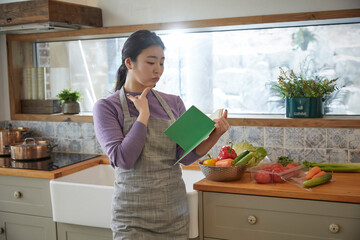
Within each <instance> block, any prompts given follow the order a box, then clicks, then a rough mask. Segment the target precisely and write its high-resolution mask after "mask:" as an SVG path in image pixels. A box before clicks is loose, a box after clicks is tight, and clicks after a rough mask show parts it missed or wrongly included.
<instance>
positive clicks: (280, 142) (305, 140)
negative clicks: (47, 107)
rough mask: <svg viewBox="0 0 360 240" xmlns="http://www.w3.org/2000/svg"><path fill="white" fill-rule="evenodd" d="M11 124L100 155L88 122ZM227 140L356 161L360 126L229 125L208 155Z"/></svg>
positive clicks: (276, 152)
mask: <svg viewBox="0 0 360 240" xmlns="http://www.w3.org/2000/svg"><path fill="white" fill-rule="evenodd" d="M8 123H9V122H8V121H2V122H0V127H6V126H7V124H8ZM11 123H12V125H13V126H14V127H15V126H18V127H28V128H30V130H31V131H32V136H33V137H35V138H36V139H44V140H50V141H51V142H52V143H54V144H58V146H57V148H56V149H54V150H56V151H67V152H81V153H95V154H103V151H102V149H101V147H100V145H99V143H98V142H97V140H96V137H95V133H94V125H93V124H92V123H74V122H36V121H11ZM229 141H232V142H243V141H246V142H248V143H251V144H253V145H254V146H256V147H264V148H265V149H266V150H267V152H268V156H269V157H270V159H277V158H278V157H279V156H282V155H285V156H289V157H290V158H292V159H294V160H295V161H297V162H300V161H302V160H307V161H311V162H331V163H335V162H339V163H340V162H360V129H344V128H341V129H340V128H282V127H245V126H233V127H230V129H229V131H227V132H226V133H225V134H224V136H222V138H221V139H220V140H219V141H218V143H217V144H216V145H215V146H214V147H213V148H212V149H211V150H210V152H209V153H210V155H211V156H213V157H215V156H217V155H218V153H219V150H220V148H221V147H222V146H223V145H226V144H227V143H228V142H229ZM204 158H207V157H204Z"/></svg>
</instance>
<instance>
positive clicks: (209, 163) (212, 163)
mask: <svg viewBox="0 0 360 240" xmlns="http://www.w3.org/2000/svg"><path fill="white" fill-rule="evenodd" d="M208 157H209V159H206V160H205V161H203V163H202V164H203V165H205V166H215V164H216V162H217V161H218V159H217V158H212V157H211V156H210V154H208Z"/></svg>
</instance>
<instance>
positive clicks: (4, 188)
mask: <svg viewBox="0 0 360 240" xmlns="http://www.w3.org/2000/svg"><path fill="white" fill-rule="evenodd" d="M0 211H6V212H15V213H25V214H31V215H38V216H45V217H52V210H51V198H50V182H49V180H48V179H38V178H26V177H14V176H4V175H0Z"/></svg>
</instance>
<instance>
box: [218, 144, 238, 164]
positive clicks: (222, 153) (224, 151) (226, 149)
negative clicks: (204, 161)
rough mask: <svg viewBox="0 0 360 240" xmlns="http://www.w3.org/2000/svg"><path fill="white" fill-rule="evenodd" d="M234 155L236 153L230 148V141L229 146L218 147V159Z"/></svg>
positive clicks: (234, 156)
mask: <svg viewBox="0 0 360 240" xmlns="http://www.w3.org/2000/svg"><path fill="white" fill-rule="evenodd" d="M236 157H237V154H236V152H235V150H234V149H233V148H232V143H230V146H224V147H222V148H221V149H220V153H219V155H218V159H219V160H222V159H227V158H231V159H234V158H236Z"/></svg>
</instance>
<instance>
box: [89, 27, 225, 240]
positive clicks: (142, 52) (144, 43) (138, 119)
mask: <svg viewBox="0 0 360 240" xmlns="http://www.w3.org/2000/svg"><path fill="white" fill-rule="evenodd" d="M164 49H165V46H164V44H163V42H162V41H161V39H160V38H159V37H158V36H157V35H156V34H155V33H153V32H150V31H147V30H139V31H137V32H135V33H133V34H132V35H131V36H130V37H129V38H128V39H127V40H126V42H125V44H124V47H123V50H122V64H121V66H120V68H119V70H118V73H117V83H116V87H115V90H116V92H115V93H114V94H112V95H111V96H109V97H107V98H105V99H100V100H99V101H97V102H96V104H95V106H94V126H95V133H96V136H97V139H98V141H99V143H100V145H101V147H102V148H103V149H104V151H105V153H106V154H107V156H108V157H109V159H110V163H111V165H112V166H113V167H114V168H115V177H116V180H115V185H114V197H113V203H112V219H111V229H112V231H113V236H114V239H146V240H149V239H187V238H188V234H189V213H188V206H187V197H186V190H185V185H184V182H183V180H182V177H181V168H180V165H179V164H176V165H174V163H175V162H176V160H177V159H179V158H180V157H181V156H182V154H183V153H184V150H183V149H181V148H180V147H179V146H177V145H176V143H174V142H173V141H171V140H170V139H169V138H168V137H167V136H166V135H165V134H164V131H165V130H166V129H167V128H168V127H169V126H170V125H171V124H172V123H173V122H174V121H175V120H176V119H177V118H179V117H180V116H181V115H182V114H183V113H184V112H185V111H186V109H185V106H184V103H183V102H182V100H181V99H180V97H178V96H174V95H170V94H165V93H162V92H158V91H155V90H154V89H152V88H153V87H154V86H155V85H156V83H157V82H158V81H159V79H160V77H161V75H162V73H163V71H164V61H165V57H164ZM215 122H216V123H215V130H214V131H213V132H212V134H211V135H210V136H209V137H208V138H207V139H206V140H205V141H203V142H202V143H201V144H200V145H198V147H197V148H196V149H194V151H192V152H191V153H190V154H188V155H187V156H186V157H185V158H184V159H182V160H181V163H182V164H185V165H187V164H191V163H193V162H194V161H195V160H197V159H199V158H200V157H202V156H203V155H204V154H206V153H207V152H208V151H209V150H210V149H211V147H212V146H213V145H214V144H215V143H216V142H217V141H218V139H219V138H220V137H221V135H222V134H224V133H225V132H226V131H227V129H228V128H229V124H228V122H227V113H226V111H225V113H224V115H223V116H222V117H221V118H219V119H217V120H215Z"/></svg>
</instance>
